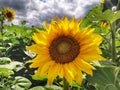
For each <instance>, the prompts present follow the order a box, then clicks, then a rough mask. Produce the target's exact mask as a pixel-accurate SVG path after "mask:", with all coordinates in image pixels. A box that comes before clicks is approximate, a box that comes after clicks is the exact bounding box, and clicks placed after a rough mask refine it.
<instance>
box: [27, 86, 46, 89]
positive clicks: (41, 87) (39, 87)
mask: <svg viewBox="0 0 120 90" xmlns="http://www.w3.org/2000/svg"><path fill="white" fill-rule="evenodd" d="M29 90H46V89H45V88H44V87H43V86H36V87H33V88H30V89H29Z"/></svg>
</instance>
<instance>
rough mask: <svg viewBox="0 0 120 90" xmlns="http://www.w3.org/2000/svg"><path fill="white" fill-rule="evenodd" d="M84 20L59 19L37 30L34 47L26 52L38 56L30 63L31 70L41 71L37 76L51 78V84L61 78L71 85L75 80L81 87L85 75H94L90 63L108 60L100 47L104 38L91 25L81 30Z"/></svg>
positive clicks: (29, 47)
mask: <svg viewBox="0 0 120 90" xmlns="http://www.w3.org/2000/svg"><path fill="white" fill-rule="evenodd" d="M81 22H82V19H80V20H78V21H76V20H75V17H74V16H73V17H72V19H71V20H68V18H67V17H66V16H64V17H63V18H62V19H59V18H58V17H56V20H54V19H51V22H50V24H49V25H48V24H47V23H46V22H44V26H45V29H46V31H40V30H37V31H38V33H34V35H33V40H34V41H35V44H34V45H31V46H28V47H27V50H30V51H31V52H34V53H36V54H37V56H36V57H35V58H34V59H32V60H30V62H32V64H31V65H30V68H38V69H37V72H36V73H35V75H39V76H44V75H46V74H47V75H48V83H49V84H52V82H53V80H54V79H55V78H56V77H57V76H59V77H60V78H63V77H64V78H65V79H66V80H67V81H68V82H69V84H70V85H72V81H73V80H74V81H76V82H77V83H78V84H81V82H82V72H85V73H87V74H89V75H92V70H95V68H94V67H93V66H92V65H90V64H89V62H92V61H96V60H105V59H104V58H103V57H102V56H100V54H102V52H101V50H100V49H99V45H100V43H101V42H102V37H101V36H100V35H98V34H94V33H93V31H94V29H91V28H90V26H88V27H86V28H84V29H83V30H80V29H79V25H80V23H81Z"/></svg>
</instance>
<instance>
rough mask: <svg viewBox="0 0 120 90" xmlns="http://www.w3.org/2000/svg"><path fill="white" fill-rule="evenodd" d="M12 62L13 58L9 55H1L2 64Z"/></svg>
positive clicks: (0, 62)
mask: <svg viewBox="0 0 120 90" xmlns="http://www.w3.org/2000/svg"><path fill="white" fill-rule="evenodd" d="M10 62H11V59H10V58H8V57H0V65H1V64H2V65H3V64H9V63H10Z"/></svg>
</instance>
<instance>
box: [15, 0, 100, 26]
mask: <svg viewBox="0 0 120 90" xmlns="http://www.w3.org/2000/svg"><path fill="white" fill-rule="evenodd" d="M99 3H100V0H44V2H43V0H29V1H27V3H26V14H25V16H24V14H23V16H22V15H19V13H18V16H17V19H16V20H14V22H16V21H17V22H18V21H20V20H21V19H23V20H27V21H28V22H29V23H28V25H40V24H41V23H42V22H43V21H44V20H46V21H47V22H49V20H50V18H51V17H53V18H54V17H56V16H58V17H60V18H61V17H63V16H64V15H67V16H68V17H69V18H70V17H71V16H72V15H75V17H76V19H79V18H81V17H84V16H85V14H86V13H87V12H88V10H90V9H91V8H92V7H93V6H95V5H97V4H99Z"/></svg>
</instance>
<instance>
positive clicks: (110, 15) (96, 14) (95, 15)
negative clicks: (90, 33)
mask: <svg viewBox="0 0 120 90" xmlns="http://www.w3.org/2000/svg"><path fill="white" fill-rule="evenodd" d="M102 9H103V7H102V5H98V6H96V7H94V8H92V9H91V10H90V11H89V12H88V14H87V15H86V16H85V18H84V19H83V22H82V24H81V25H80V28H81V29H82V28H84V27H86V26H88V25H95V23H96V22H99V21H102V20H105V21H107V22H108V23H111V24H112V23H113V22H115V21H116V20H118V19H120V11H116V12H113V11H112V10H110V9H108V10H106V11H105V12H102Z"/></svg>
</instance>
